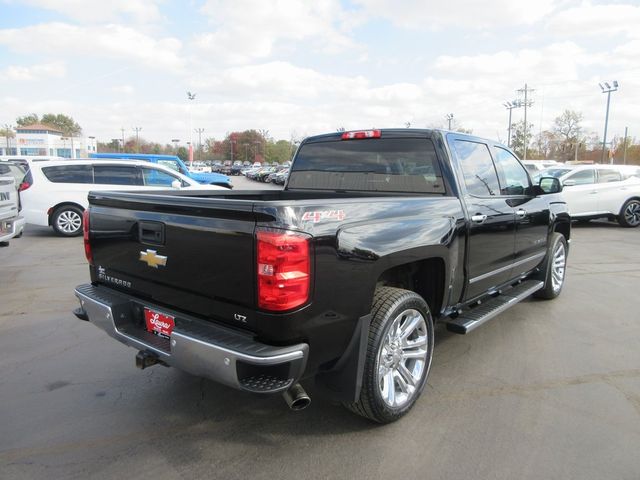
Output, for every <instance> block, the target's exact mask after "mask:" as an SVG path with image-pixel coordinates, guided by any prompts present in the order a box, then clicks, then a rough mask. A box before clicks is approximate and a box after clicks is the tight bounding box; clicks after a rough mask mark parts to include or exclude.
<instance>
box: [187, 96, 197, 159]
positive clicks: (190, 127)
mask: <svg viewBox="0 0 640 480" xmlns="http://www.w3.org/2000/svg"><path fill="white" fill-rule="evenodd" d="M195 99H196V94H195V93H191V92H187V100H189V166H191V165H192V164H193V115H192V112H191V110H192V105H193V101H194V100H195Z"/></svg>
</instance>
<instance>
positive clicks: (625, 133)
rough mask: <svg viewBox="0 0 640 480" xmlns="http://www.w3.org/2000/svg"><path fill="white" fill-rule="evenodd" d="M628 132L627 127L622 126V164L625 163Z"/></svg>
mask: <svg viewBox="0 0 640 480" xmlns="http://www.w3.org/2000/svg"><path fill="white" fill-rule="evenodd" d="M628 134H629V127H624V150H623V151H622V164H623V165H626V164H627V135H628Z"/></svg>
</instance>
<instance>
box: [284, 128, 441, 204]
mask: <svg viewBox="0 0 640 480" xmlns="http://www.w3.org/2000/svg"><path fill="white" fill-rule="evenodd" d="M287 188H289V189H313V190H346V191H367V192H402V193H445V188H444V182H443V179H442V173H441V171H440V165H439V163H438V158H437V156H436V151H435V147H434V145H433V142H432V141H431V140H429V139H424V138H422V139H420V138H374V139H366V140H347V141H344V140H338V141H329V142H319V143H308V144H304V145H303V146H302V147H300V149H299V151H298V153H297V156H296V159H295V161H294V163H293V166H292V167H291V173H290V175H289V184H288V187H287Z"/></svg>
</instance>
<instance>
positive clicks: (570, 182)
mask: <svg viewBox="0 0 640 480" xmlns="http://www.w3.org/2000/svg"><path fill="white" fill-rule="evenodd" d="M575 184H576V181H575V180H571V179H567V180H565V181H564V183H563V185H564V186H565V187H573V186H574V185H575Z"/></svg>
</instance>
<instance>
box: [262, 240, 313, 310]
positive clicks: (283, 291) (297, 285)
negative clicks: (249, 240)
mask: <svg viewBox="0 0 640 480" xmlns="http://www.w3.org/2000/svg"><path fill="white" fill-rule="evenodd" d="M310 239H311V237H310V236H309V235H306V234H304V233H298V232H290V231H284V230H282V231H275V230H258V232H257V244H258V245H257V247H258V248H257V251H258V255H257V260H258V306H259V307H260V308H262V309H264V310H270V311H276V312H281V311H284V310H291V309H293V308H296V307H299V306H301V305H304V304H305V303H306V302H307V300H308V299H309V285H310V281H311V251H310V246H309V243H310Z"/></svg>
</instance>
